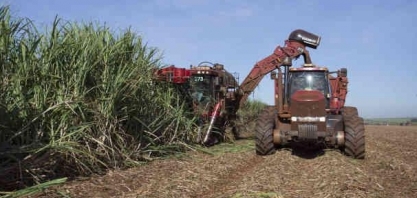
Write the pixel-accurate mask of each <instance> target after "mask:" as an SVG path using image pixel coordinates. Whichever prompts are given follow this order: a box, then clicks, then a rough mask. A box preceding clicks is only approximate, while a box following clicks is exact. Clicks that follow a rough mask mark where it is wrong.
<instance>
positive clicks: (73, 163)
mask: <svg viewBox="0 0 417 198" xmlns="http://www.w3.org/2000/svg"><path fill="white" fill-rule="evenodd" d="M159 64H160V57H159V56H158V51H157V49H155V48H151V47H148V46H147V45H146V44H145V43H143V40H142V38H141V37H140V36H138V35H136V34H135V33H133V32H132V31H131V30H130V29H127V30H125V31H123V32H121V33H119V34H116V33H115V32H112V31H111V30H110V29H109V28H108V27H106V26H101V25H98V24H92V23H90V24H78V23H71V22H63V21H62V20H61V19H59V18H55V20H54V21H53V24H52V26H51V27H50V28H49V29H48V30H47V31H46V32H45V33H40V32H39V31H38V30H37V29H36V27H35V26H34V25H33V24H32V22H31V21H30V20H28V19H22V18H14V17H12V16H11V15H10V11H9V7H1V8H0V77H1V80H0V167H1V168H2V169H1V170H0V173H1V174H0V178H3V179H0V184H2V182H12V181H14V180H13V179H16V180H17V179H19V178H15V177H14V176H13V177H11V176H10V175H5V174H14V173H19V172H20V173H24V174H25V175H24V177H29V178H32V180H33V182H35V183H40V182H41V181H43V180H45V179H48V178H50V177H59V176H63V175H65V176H66V175H79V174H81V175H88V174H91V173H100V172H103V171H105V170H106V169H107V168H114V167H126V166H130V165H132V164H133V165H134V164H137V163H138V161H140V160H143V159H149V158H152V157H153V156H156V155H160V154H164V153H166V152H167V151H171V150H178V149H181V146H180V145H184V142H185V143H187V142H190V141H191V140H192V139H193V138H194V134H192V133H191V131H192V130H189V129H191V128H192V127H193V121H192V119H193V118H192V117H191V116H190V115H189V114H188V111H187V110H186V108H184V104H182V100H181V96H180V94H178V92H177V91H176V90H175V89H174V88H173V87H171V86H169V85H165V84H158V85H155V84H154V83H153V82H152V79H151V75H152V69H154V68H156V67H158V65H159ZM161 145H162V146H161ZM18 164H20V166H18ZM39 167H42V169H38V168H39ZM4 178H8V180H7V181H4V180H5V179H4ZM20 179H21V178H20ZM21 182H22V181H21ZM0 186H2V185H0ZM23 186H24V185H23Z"/></svg>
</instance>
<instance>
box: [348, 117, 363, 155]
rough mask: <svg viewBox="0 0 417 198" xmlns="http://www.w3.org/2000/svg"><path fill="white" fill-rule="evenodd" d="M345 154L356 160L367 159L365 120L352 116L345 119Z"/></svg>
mask: <svg viewBox="0 0 417 198" xmlns="http://www.w3.org/2000/svg"><path fill="white" fill-rule="evenodd" d="M344 152H345V154H346V155H348V156H350V157H352V158H355V159H364V158H365V126H364V121H363V118H361V117H358V116H352V117H349V118H346V119H345V146H344Z"/></svg>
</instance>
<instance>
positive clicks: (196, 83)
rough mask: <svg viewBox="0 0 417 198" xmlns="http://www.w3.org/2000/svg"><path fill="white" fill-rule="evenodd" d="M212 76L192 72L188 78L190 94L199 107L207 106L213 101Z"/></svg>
mask: <svg viewBox="0 0 417 198" xmlns="http://www.w3.org/2000/svg"><path fill="white" fill-rule="evenodd" d="M214 78H215V77H214V76H212V75H207V74H193V75H192V76H191V79H190V84H191V90H190V91H191V96H192V98H193V101H194V103H195V104H197V105H198V106H201V107H206V106H209V105H210V104H209V103H210V102H212V101H215V100H216V98H215V95H214V86H213V85H214Z"/></svg>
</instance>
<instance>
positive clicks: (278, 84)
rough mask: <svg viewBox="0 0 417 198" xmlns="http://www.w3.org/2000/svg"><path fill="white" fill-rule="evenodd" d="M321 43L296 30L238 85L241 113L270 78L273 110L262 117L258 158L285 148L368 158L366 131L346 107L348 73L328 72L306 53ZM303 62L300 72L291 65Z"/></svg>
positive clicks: (259, 121) (341, 71)
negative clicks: (319, 149) (336, 150)
mask: <svg viewBox="0 0 417 198" xmlns="http://www.w3.org/2000/svg"><path fill="white" fill-rule="evenodd" d="M320 40H321V37H320V36H317V35H315V34H312V33H310V32H307V31H304V30H300V29H299V30H295V31H293V32H292V33H291V34H290V35H289V38H288V39H287V40H286V41H285V45H284V46H283V47H280V46H278V47H277V48H276V49H275V51H274V53H273V54H272V55H270V56H268V57H266V58H264V59H263V60H261V61H259V62H258V63H256V65H255V66H254V68H253V69H252V70H251V72H250V73H249V75H248V76H247V77H246V79H245V80H244V81H243V82H242V84H241V85H240V94H239V95H238V96H239V98H238V100H239V103H236V104H237V105H238V106H237V107H236V108H239V106H240V105H242V104H243V103H244V102H245V100H246V99H247V97H248V95H249V94H250V93H251V92H252V91H253V90H254V89H255V87H256V86H257V85H258V84H259V82H260V81H261V80H262V78H263V77H264V76H265V75H267V74H269V73H270V74H271V79H273V80H274V82H275V83H274V84H275V94H274V95H275V105H274V106H269V107H267V108H266V109H264V111H263V112H262V113H261V114H260V115H259V119H258V121H257V124H256V129H255V138H256V153H257V154H258V155H268V154H273V153H275V152H276V149H277V148H279V147H283V146H286V145H293V144H298V145H301V146H306V147H309V148H310V147H311V146H320V145H322V146H323V145H324V146H326V147H333V148H339V149H341V150H342V151H343V152H344V153H345V154H346V155H348V156H351V157H353V158H358V159H363V158H365V128H364V121H363V118H361V117H359V115H358V111H357V109H356V108H355V107H349V106H345V105H344V104H345V99H346V94H347V85H348V79H347V69H346V68H342V69H340V70H338V71H335V72H329V70H328V69H327V68H326V67H319V66H316V65H314V64H312V61H311V58H310V54H309V52H308V50H307V49H306V48H307V47H310V48H313V49H316V48H317V47H318V46H319V44H320ZM300 56H303V58H304V64H303V66H302V67H292V60H293V59H297V58H299V57H300Z"/></svg>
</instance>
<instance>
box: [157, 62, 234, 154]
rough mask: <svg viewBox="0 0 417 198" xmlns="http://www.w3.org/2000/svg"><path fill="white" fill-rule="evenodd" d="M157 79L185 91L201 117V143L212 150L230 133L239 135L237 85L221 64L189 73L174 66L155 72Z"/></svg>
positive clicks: (208, 63) (210, 64) (196, 112)
mask: <svg viewBox="0 0 417 198" xmlns="http://www.w3.org/2000/svg"><path fill="white" fill-rule="evenodd" d="M154 78H155V79H156V80H158V81H166V82H171V83H174V84H179V85H184V86H185V87H186V88H185V92H186V94H185V95H186V96H185V97H189V98H191V101H192V105H191V106H192V109H193V111H194V115H196V116H197V117H198V119H197V120H198V121H197V122H198V123H197V124H198V126H199V128H198V136H197V137H198V138H197V141H198V142H200V143H203V144H204V145H206V146H211V145H213V144H215V143H217V142H219V141H221V139H223V135H224V132H225V131H226V130H228V129H231V130H232V131H233V132H235V135H236V126H235V123H234V121H235V119H236V111H237V109H236V108H237V107H238V105H237V104H236V103H237V102H238V101H237V90H238V81H237V78H235V76H233V75H232V74H231V73H229V72H227V71H226V70H225V69H224V66H223V65H222V64H218V63H216V64H212V63H210V62H202V63H200V64H199V65H197V66H190V68H189V69H186V68H178V67H175V66H174V65H171V66H169V67H165V68H162V69H158V70H156V71H155V72H154Z"/></svg>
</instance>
